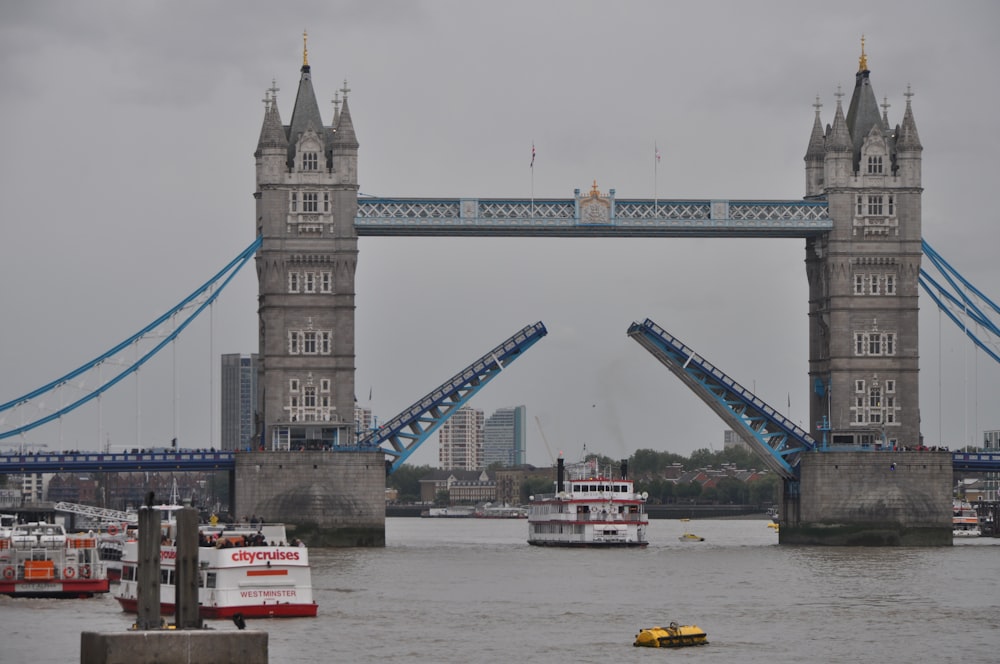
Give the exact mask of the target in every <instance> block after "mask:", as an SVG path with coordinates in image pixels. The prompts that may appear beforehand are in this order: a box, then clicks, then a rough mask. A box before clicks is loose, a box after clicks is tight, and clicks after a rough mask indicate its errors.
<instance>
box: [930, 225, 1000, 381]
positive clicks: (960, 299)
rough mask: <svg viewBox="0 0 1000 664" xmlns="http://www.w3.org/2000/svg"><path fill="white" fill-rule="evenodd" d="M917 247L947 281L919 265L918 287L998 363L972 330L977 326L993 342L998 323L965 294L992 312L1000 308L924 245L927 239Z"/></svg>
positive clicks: (999, 311)
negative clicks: (938, 278) (970, 323)
mask: <svg viewBox="0 0 1000 664" xmlns="http://www.w3.org/2000/svg"><path fill="white" fill-rule="evenodd" d="M921 246H922V247H923V251H924V256H925V257H926V258H927V260H929V261H930V263H931V265H933V266H934V267H935V268H936V269H937V271H938V272H939V273H940V275H941V277H942V278H943V279H944V281H945V282H947V283H946V284H945V283H941V282H940V281H938V280H937V279H934V277H933V276H931V274H930V272H929V271H927V270H925V269H924V268H920V276H919V277H918V278H917V281H918V283H919V284H920V286H921V288H923V289H924V292H925V293H927V294H928V295H929V296H930V297H931V299H932V300H934V303H935V304H937V306H938V308H939V309H940V310H941V311H942V312H943V313H944V314H945V315H946V316H948V318H949V319H951V321H952V322H953V323H954V324H955V325H957V326H958V327H959V328H960V329H961V330H962V331H963V332H964V333H965V335H966V336H967V337H969V339H971V340H972V343H974V344H976V346H978V347H979V348H980V349H982V350H983V351H984V352H985V353H986V354H987V355H989V356H990V357H992V358H993V360H994V361H995V362H1000V354H998V353H997V352H995V351H994V350H993V349H991V348H989V347H988V346H987V342H986V341H985V340H983V339H981V338H980V337H979V335H977V334H976V330H977V329H981V330H982V331H983V332H984V333H986V334H988V335H989V336H990V338H991V339H992V340H993V343H996V342H997V340H998V339H1000V326H998V324H997V323H995V322H993V320H991V319H990V314H989V312H984V311H983V309H981V308H980V306H979V305H978V304H977V303H976V300H974V299H973V298H971V297H970V296H969V293H972V294H973V295H975V296H976V297H977V298H978V299H979V300H980V301H981V302H982V303H983V304H984V306H985V307H988V308H989V309H992V311H993V314H1000V307H998V306H997V305H996V304H995V303H994V302H993V301H992V300H991V299H989V298H988V297H986V295H985V294H983V293H982V292H981V291H980V290H979V289H977V288H976V287H975V286H973V285H972V284H971V283H969V282H968V281H967V280H966V279H965V278H964V277H963V276H962V275H961V274H959V273H958V270H956V269H955V268H953V267H952V266H951V265H950V264H949V263H948V262H947V261H946V260H945V259H944V258H942V257H941V254H939V253H937V252H936V251H934V249H933V248H931V246H930V245H929V244H927V240H921ZM964 319H968V320H969V321H971V322H972V325H971V326H970V325H969V324H968V322H966V320H964Z"/></svg>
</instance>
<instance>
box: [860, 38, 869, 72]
mask: <svg viewBox="0 0 1000 664" xmlns="http://www.w3.org/2000/svg"><path fill="white" fill-rule="evenodd" d="M858 71H868V56H867V55H865V36H864V35H861V57H860V58H858Z"/></svg>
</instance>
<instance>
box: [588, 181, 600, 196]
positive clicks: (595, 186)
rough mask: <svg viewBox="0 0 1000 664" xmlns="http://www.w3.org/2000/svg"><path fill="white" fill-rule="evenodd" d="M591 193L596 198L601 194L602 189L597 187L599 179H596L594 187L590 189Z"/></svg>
mask: <svg viewBox="0 0 1000 664" xmlns="http://www.w3.org/2000/svg"><path fill="white" fill-rule="evenodd" d="M590 195H591V196H594V197H595V198H596V197H598V196H600V195H601V190H600V189H598V188H597V180H594V187H593V189H591V190H590Z"/></svg>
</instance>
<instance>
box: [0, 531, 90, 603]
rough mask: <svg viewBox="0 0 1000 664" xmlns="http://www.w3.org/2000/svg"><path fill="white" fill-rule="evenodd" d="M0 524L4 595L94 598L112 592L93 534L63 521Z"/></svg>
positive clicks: (0, 589) (0, 587) (0, 588)
mask: <svg viewBox="0 0 1000 664" xmlns="http://www.w3.org/2000/svg"><path fill="white" fill-rule="evenodd" d="M3 517H4V523H3V526H2V527H0V594H3V595H11V596H15V597H92V596H93V595H96V594H99V593H106V592H108V590H110V587H109V584H108V577H107V575H106V574H105V571H104V565H103V564H102V563H101V560H100V558H99V557H98V555H97V539H96V538H95V537H94V536H93V535H85V534H67V533H66V529H65V528H64V527H63V526H62V525H61V524H58V523H42V522H32V523H21V524H19V523H14V522H13V519H12V517H10V515H3Z"/></svg>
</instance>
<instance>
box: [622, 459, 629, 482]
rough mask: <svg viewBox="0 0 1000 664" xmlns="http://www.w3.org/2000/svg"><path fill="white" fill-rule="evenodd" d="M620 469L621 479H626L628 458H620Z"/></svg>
mask: <svg viewBox="0 0 1000 664" xmlns="http://www.w3.org/2000/svg"><path fill="white" fill-rule="evenodd" d="M621 471H622V479H623V480H627V479H628V459H622V468H621Z"/></svg>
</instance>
